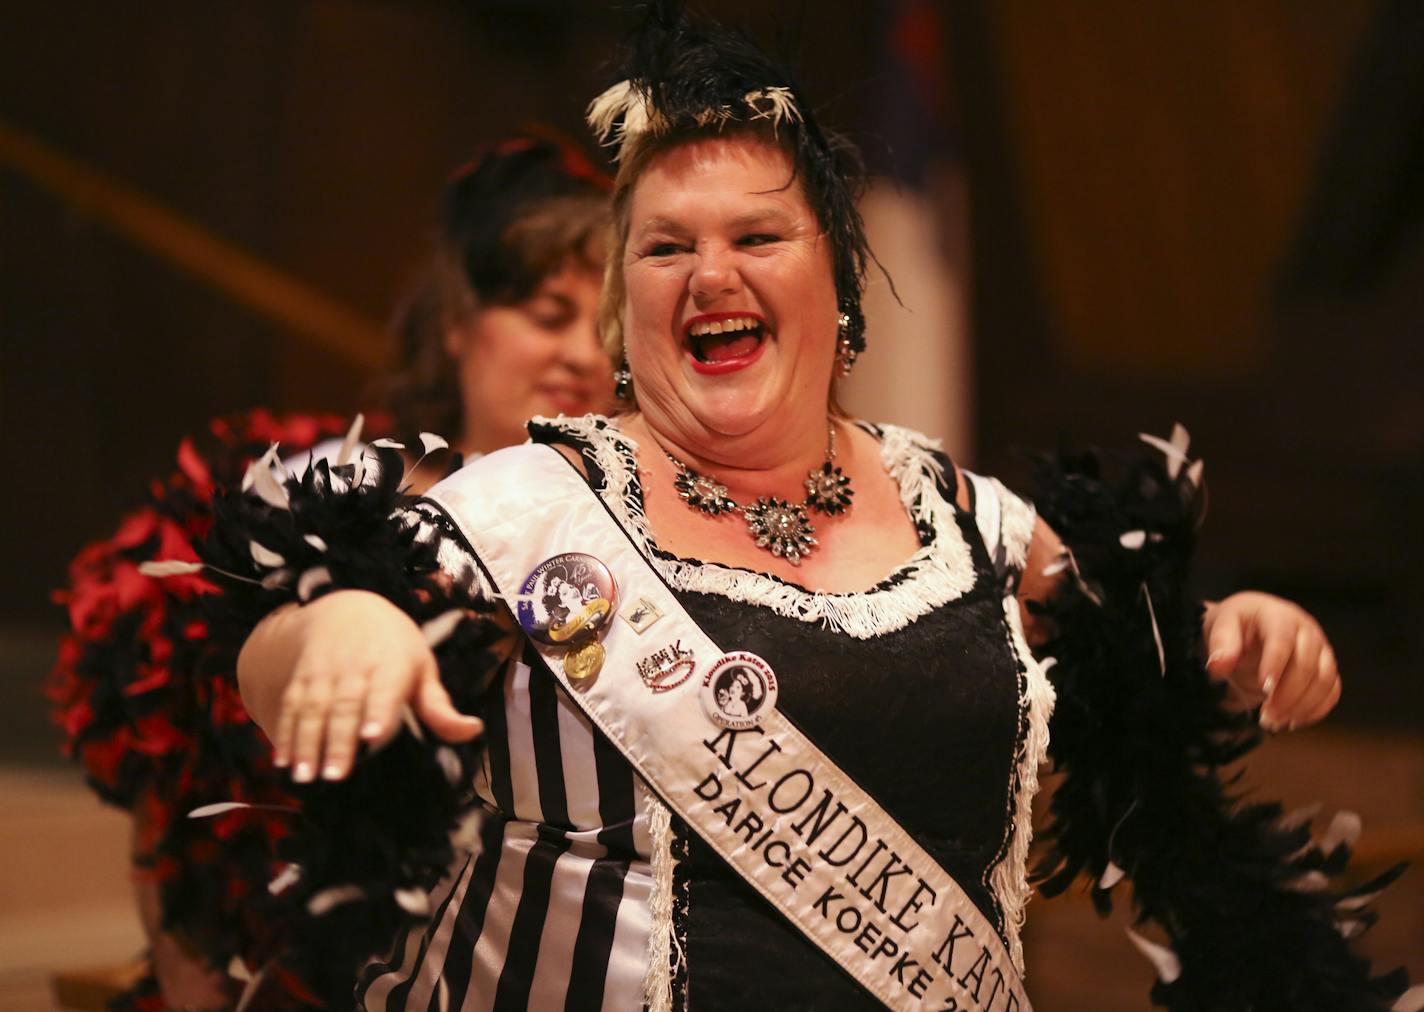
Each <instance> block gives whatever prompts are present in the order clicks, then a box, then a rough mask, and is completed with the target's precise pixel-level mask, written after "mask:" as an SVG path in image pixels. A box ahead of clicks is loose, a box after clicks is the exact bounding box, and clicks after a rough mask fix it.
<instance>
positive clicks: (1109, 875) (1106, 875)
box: [1098, 861, 1127, 889]
mask: <svg viewBox="0 0 1424 1012" xmlns="http://www.w3.org/2000/svg"><path fill="white" fill-rule="evenodd" d="M1126 877H1127V872H1125V871H1123V870H1122V869H1121V868H1119V867H1118V866H1117V864H1116V863H1114V862H1112V861H1109V862H1108V866H1107V867H1106V868H1104V869H1103V874H1102V877H1100V878H1099V879H1098V888H1099V889H1111V888H1112V887H1113V886H1115V885H1117V884H1118V883H1119V882H1121V881H1122V880H1123V879H1124V878H1126Z"/></svg>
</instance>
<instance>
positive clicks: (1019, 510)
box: [989, 478, 1038, 573]
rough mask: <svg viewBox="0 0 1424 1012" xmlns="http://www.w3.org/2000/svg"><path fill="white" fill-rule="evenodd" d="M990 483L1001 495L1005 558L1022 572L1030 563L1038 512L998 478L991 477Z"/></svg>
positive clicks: (1000, 530) (1000, 536)
mask: <svg viewBox="0 0 1424 1012" xmlns="http://www.w3.org/2000/svg"><path fill="white" fill-rule="evenodd" d="M989 483H990V484H991V485H993V486H994V492H995V494H996V495H998V497H999V542H1000V543H1001V544H1002V545H1003V546H1004V555H1005V560H1006V561H1007V563H1008V565H1009V568H1010V569H1011V570H1013V571H1014V572H1016V573H1022V572H1023V571H1024V567H1025V566H1027V565H1028V546H1029V543H1030V542H1032V541H1033V528H1034V525H1035V524H1036V523H1037V521H1038V514H1037V513H1036V512H1035V511H1034V508H1033V507H1032V506H1031V505H1029V504H1028V503H1027V502H1025V501H1024V500H1023V499H1020V498H1019V497H1018V496H1016V495H1014V494H1013V493H1012V492H1010V491H1009V490H1008V489H1007V488H1005V487H1004V485H1003V482H1001V481H999V479H998V478H990V479H989Z"/></svg>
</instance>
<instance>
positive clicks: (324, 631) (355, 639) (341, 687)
mask: <svg viewBox="0 0 1424 1012" xmlns="http://www.w3.org/2000/svg"><path fill="white" fill-rule="evenodd" d="M237 678H238V684H239V686H240V687H241V690H242V701H243V703H244V705H246V707H247V709H248V712H249V713H250V714H251V715H252V717H253V719H254V720H255V721H256V722H257V723H258V725H259V726H261V727H262V729H263V730H264V731H266V732H267V735H268V737H269V738H271V740H272V744H273V746H274V749H275V762H276V764H277V765H278V766H284V767H285V766H291V767H292V779H293V780H295V781H297V782H298V783H305V782H308V781H311V780H313V779H315V778H316V775H317V771H318V770H320V772H321V776H322V777H323V778H324V779H326V780H340V779H341V778H342V777H344V776H346V774H347V773H349V772H350V770H351V766H352V763H354V762H355V758H356V750H357V747H358V745H360V744H361V743H363V742H364V743H368V744H371V745H373V746H375V747H379V746H380V745H383V744H385V743H386V742H387V741H389V740H390V738H391V737H392V736H393V735H394V734H395V733H396V731H397V730H398V729H399V727H400V723H401V721H400V713H401V709H402V707H403V706H405V705H406V704H409V705H410V706H411V708H412V709H413V710H414V711H415V715H416V716H417V717H419V718H420V719H421V720H422V721H424V723H425V724H426V725H427V726H428V727H429V728H430V729H431V730H432V731H434V732H435V734H437V735H438V736H439V737H441V738H443V739H445V740H446V741H457V742H464V741H469V740H471V739H473V738H474V737H475V736H476V735H478V734H479V733H480V732H481V731H482V730H483V728H484V724H483V722H482V721H481V720H480V719H479V718H478V717H472V716H469V715H467V714H463V713H460V712H459V711H458V710H456V709H455V707H454V705H453V704H452V703H451V702H450V696H449V694H448V693H447V692H446V691H445V687H444V686H443V685H441V684H440V677H439V669H438V667H437V666H436V662H435V655H434V653H433V652H432V651H431V649H430V647H429V646H427V645H426V642H425V639H424V637H423V636H422V634H421V631H420V627H419V626H417V625H416V624H415V622H414V621H413V620H412V619H411V618H410V616H408V615H406V614H405V613H404V612H403V611H401V610H400V609H399V608H397V607H396V606H395V605H394V604H392V603H391V602H389V601H387V600H386V599H385V598H383V597H381V596H380V595H378V594H374V593H371V592H369V591H364V590H342V591H336V592H333V593H331V594H328V595H326V596H325V597H322V598H319V599H318V600H316V601H314V602H312V603H311V604H308V605H305V606H301V607H298V606H296V605H286V606H284V607H282V608H279V609H277V610H276V611H274V612H272V614H270V615H268V616H267V617H266V618H264V619H263V620H262V621H261V622H260V623H258V625H257V626H256V628H254V629H253V631H252V635H251V636H249V637H248V639H247V641H246V642H245V643H244V644H243V647H242V652H241V653H240V654H239V656H238V660H237Z"/></svg>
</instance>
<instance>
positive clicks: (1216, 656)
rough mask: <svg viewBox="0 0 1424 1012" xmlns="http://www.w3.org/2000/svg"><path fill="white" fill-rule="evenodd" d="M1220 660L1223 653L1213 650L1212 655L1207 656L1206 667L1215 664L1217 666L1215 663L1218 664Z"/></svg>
mask: <svg viewBox="0 0 1424 1012" xmlns="http://www.w3.org/2000/svg"><path fill="white" fill-rule="evenodd" d="M1219 660H1221V651H1220V650H1213V651H1212V652H1211V653H1209V654H1207V657H1206V666H1207V667H1211V666H1212V665H1213V664H1215V663H1216V662H1217V661H1219Z"/></svg>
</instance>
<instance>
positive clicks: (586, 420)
mask: <svg viewBox="0 0 1424 1012" xmlns="http://www.w3.org/2000/svg"><path fill="white" fill-rule="evenodd" d="M535 421H536V422H541V423H544V424H549V425H556V426H558V427H560V428H562V429H563V430H565V431H567V432H569V433H571V434H573V435H575V436H578V437H580V438H582V439H583V440H585V441H586V442H587V443H588V444H589V446H590V447H591V448H592V452H593V457H594V459H595V460H596V461H597V463H598V466H599V468H600V469H601V470H602V471H603V473H604V475H605V477H606V479H607V491H608V495H607V503H608V507H609V509H610V510H612V511H613V515H614V517H615V518H616V519H617V520H618V521H619V523H620V524H621V525H622V526H623V527H624V529H625V530H627V531H628V533H629V534H630V535H631V536H632V537H633V539H634V541H635V542H637V543H638V547H639V549H640V550H641V551H642V553H643V555H644V556H645V557H647V558H648V559H649V561H651V563H652V565H653V568H654V569H656V570H657V571H658V573H659V574H660V575H661V576H662V577H663V579H665V580H666V581H667V582H668V583H669V584H670V585H672V586H673V587H674V588H676V589H678V590H687V591H692V592H694V593H702V594H716V595H719V596H721V597H725V598H728V599H729V600H732V601H738V602H741V603H744V604H754V605H760V606H761V607H764V608H770V609H771V610H772V611H774V612H776V614H778V615H782V616H784V617H786V618H792V619H797V620H799V621H802V622H816V623H820V624H821V625H823V626H825V627H826V628H828V629H831V630H834V631H836V632H841V633H845V634H846V635H847V636H852V637H854V638H856V639H872V638H874V637H876V636H882V635H884V634H886V633H889V632H894V631H895V630H897V629H902V628H904V627H905V626H907V625H909V624H910V623H911V622H913V621H915V620H916V619H919V618H922V617H924V616H925V615H928V614H929V613H930V612H932V611H934V610H935V609H936V608H939V607H942V606H943V605H945V604H948V603H949V602H950V601H953V600H955V599H956V598H959V597H962V596H963V595H964V594H966V593H968V592H969V591H970V590H971V589H973V587H974V578H975V577H974V562H973V559H972V557H971V555H970V550H969V544H968V542H966V541H965V540H964V535H963V533H962V532H961V531H960V529H959V524H958V523H957V522H956V521H955V517H954V508H953V506H952V505H951V504H949V503H947V502H945V501H944V499H943V498H942V497H941V496H940V495H939V493H938V490H937V489H936V487H935V485H936V481H938V480H941V479H942V477H943V476H942V474H941V469H940V467H939V464H938V462H937V461H936V460H935V457H934V453H933V450H934V448H935V444H934V443H933V442H932V441H931V440H929V439H927V438H925V437H924V436H921V435H919V434H917V433H914V432H911V431H910V430H909V429H902V428H899V427H898V426H893V425H887V426H884V427H883V428H882V429H881V430H880V440H881V446H880V459H881V462H882V463H883V465H884V467H885V470H886V471H887V472H888V473H889V475H890V476H891V478H893V479H894V480H895V482H896V484H897V485H898V486H899V489H900V501H901V502H902V503H904V505H905V510H906V512H907V513H909V515H910V518H911V519H912V520H914V521H915V522H916V523H923V524H926V525H928V526H929V527H930V528H931V529H932V530H933V531H934V539H933V540H932V541H931V542H930V544H928V545H925V546H924V547H922V548H921V549H920V550H919V551H918V552H916V553H915V554H914V555H913V556H911V557H910V559H909V560H908V561H907V562H906V563H905V564H904V565H902V566H900V567H899V568H898V569H896V571H895V578H896V579H897V582H895V583H893V584H892V585H889V586H881V587H878V588H872V589H870V590H865V591H856V592H852V593H844V594H831V593H825V592H822V591H813V590H807V589H805V588H804V587H798V586H796V585H794V584H790V583H786V582H784V581H782V580H778V579H776V578H775V577H772V576H768V575H766V574H764V573H755V572H752V571H751V570H745V569H735V568H732V567H729V566H722V565H719V564H717V563H715V562H697V561H690V560H684V559H669V558H665V557H664V556H662V555H659V554H658V553H657V552H656V551H654V550H653V549H654V548H655V546H656V544H657V543H656V541H654V540H653V537H652V534H651V532H650V530H649V529H648V520H647V517H646V516H645V515H644V513H643V504H642V499H641V497H640V496H639V495H638V494H637V493H636V491H635V489H634V485H635V483H636V482H637V466H638V457H637V453H638V447H637V444H636V443H635V442H634V441H633V440H632V439H630V438H629V437H628V436H627V435H625V434H624V433H623V432H621V431H620V430H619V429H618V428H617V426H616V424H615V423H613V422H607V421H605V420H603V419H600V418H599V417H598V416H596V415H585V416H584V417H583V418H558V419H544V418H540V419H535Z"/></svg>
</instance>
